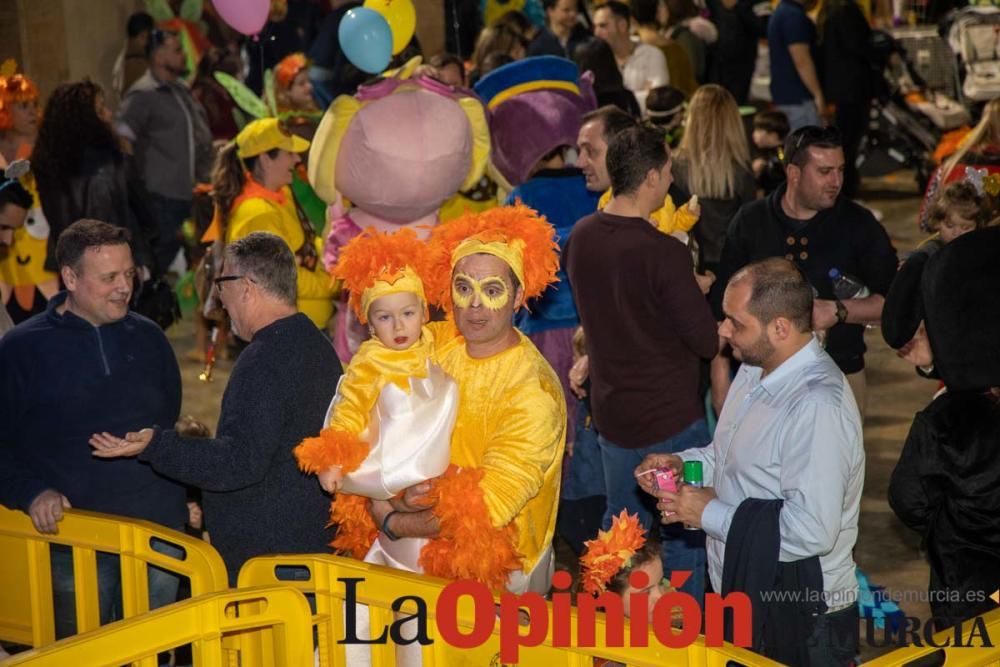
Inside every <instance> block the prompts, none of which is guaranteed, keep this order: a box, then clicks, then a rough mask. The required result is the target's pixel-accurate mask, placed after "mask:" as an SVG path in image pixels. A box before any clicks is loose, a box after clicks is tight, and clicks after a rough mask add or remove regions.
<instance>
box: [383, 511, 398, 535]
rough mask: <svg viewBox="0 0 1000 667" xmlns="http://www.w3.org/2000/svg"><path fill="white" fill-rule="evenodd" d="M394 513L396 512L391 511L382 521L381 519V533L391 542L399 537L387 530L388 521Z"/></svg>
mask: <svg viewBox="0 0 1000 667" xmlns="http://www.w3.org/2000/svg"><path fill="white" fill-rule="evenodd" d="M396 513H397V512H396V510H392V511H391V512H389V513H388V514H386V515H385V518H384V519H382V533H384V534H385V536H386V537H388V538H389V539H390V540H392V541H393V542H395V541H396V540H398V539H399V535H397V534H396V533H394V532H392V531H391V530H389V519H390V518H392V515H393V514H396Z"/></svg>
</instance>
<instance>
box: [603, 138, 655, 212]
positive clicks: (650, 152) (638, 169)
mask: <svg viewBox="0 0 1000 667" xmlns="http://www.w3.org/2000/svg"><path fill="white" fill-rule="evenodd" d="M605 160H606V162H607V165H608V176H610V177H611V194H612V195H614V196H616V197H618V196H621V195H630V194H632V193H634V192H635V191H636V190H638V189H639V186H640V185H641V184H642V181H643V179H645V178H646V174H648V173H649V172H650V171H651V170H656V171H659V170H660V169H663V165H665V164H666V163H667V161H668V160H670V151H669V150H668V149H667V144H666V142H665V141H664V139H663V130H661V129H659V128H654V127H650V126H648V125H637V126H635V127H630V128H628V129H626V130H622V131H621V132H619V133H617V134H615V135H614V136H613V137H611V139H610V140H609V141H608V155H607V157H606V158H605Z"/></svg>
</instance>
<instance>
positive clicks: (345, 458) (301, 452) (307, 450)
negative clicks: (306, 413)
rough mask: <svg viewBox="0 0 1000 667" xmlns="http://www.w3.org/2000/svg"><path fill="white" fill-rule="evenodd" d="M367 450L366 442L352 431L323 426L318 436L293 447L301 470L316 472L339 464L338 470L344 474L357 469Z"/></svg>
mask: <svg viewBox="0 0 1000 667" xmlns="http://www.w3.org/2000/svg"><path fill="white" fill-rule="evenodd" d="M368 451H369V447H368V443H367V442H365V441H363V440H361V439H360V438H358V436H356V435H354V434H353V433H348V432H347V431H340V430H335V429H332V428H325V429H323V430H322V431H320V434H319V436H318V437H315V438H306V439H305V440H303V441H302V443H301V444H300V445H299V446H298V447H296V448H295V458H296V459H297V460H298V462H299V469H300V470H302V471H303V472H308V473H312V474H318V473H321V472H323V471H324V470H326V469H328V468H330V467H331V466H340V472H341V473H343V474H345V475H346V474H348V473H350V472H353V471H355V470H357V469H358V466H360V465H361V462H362V461H364V460H365V457H366V456H368Z"/></svg>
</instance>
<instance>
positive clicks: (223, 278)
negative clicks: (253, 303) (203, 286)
mask: <svg viewBox="0 0 1000 667" xmlns="http://www.w3.org/2000/svg"><path fill="white" fill-rule="evenodd" d="M240 278H246V279H247V280H249V281H250V282H253V278H249V277H247V276H219V277H218V278H216V279H215V280H213V281H212V282H214V283H215V289H218V290H221V289H222V283H227V282H229V281H230V280H239V279H240Z"/></svg>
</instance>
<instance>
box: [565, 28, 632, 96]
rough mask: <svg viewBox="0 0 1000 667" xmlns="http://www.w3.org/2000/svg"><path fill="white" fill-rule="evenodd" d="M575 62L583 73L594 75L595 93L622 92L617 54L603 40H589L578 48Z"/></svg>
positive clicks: (622, 84)
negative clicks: (616, 59)
mask: <svg viewBox="0 0 1000 667" xmlns="http://www.w3.org/2000/svg"><path fill="white" fill-rule="evenodd" d="M573 60H574V62H576V66H577V67H579V68H580V71H581V72H593V73H594V92H595V93H601V92H604V91H607V90H622V89H624V88H625V83H624V82H623V81H622V71H621V70H620V69H618V63H617V62H616V61H615V53H614V51H612V50H611V47H610V46H608V43H607V42H605V41H604V40H603V39H597V38H596V37H595V38H593V39H588V40H587V41H586V42H584V43H583V44H580V45H579V46H577V47H576V50H575V51H574V52H573Z"/></svg>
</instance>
